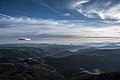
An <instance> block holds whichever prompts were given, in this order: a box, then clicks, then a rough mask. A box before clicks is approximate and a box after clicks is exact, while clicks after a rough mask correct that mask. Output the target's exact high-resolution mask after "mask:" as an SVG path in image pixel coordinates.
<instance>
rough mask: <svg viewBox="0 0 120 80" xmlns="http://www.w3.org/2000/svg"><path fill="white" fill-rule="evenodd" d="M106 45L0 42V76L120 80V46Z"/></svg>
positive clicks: (9, 78) (30, 79)
mask: <svg viewBox="0 0 120 80" xmlns="http://www.w3.org/2000/svg"><path fill="white" fill-rule="evenodd" d="M107 46H108V45H107ZM110 46H111V45H110ZM112 46H113V45H112ZM114 46H116V45H114ZM104 47H105V46H99V47H93V46H89V45H88V47H87V46H86V45H58V44H9V45H0V79H2V80H120V77H119V76H120V72H119V71H120V49H119V48H115V49H113V48H112V49H111V48H107V47H105V48H104ZM108 47H109V46H108Z"/></svg>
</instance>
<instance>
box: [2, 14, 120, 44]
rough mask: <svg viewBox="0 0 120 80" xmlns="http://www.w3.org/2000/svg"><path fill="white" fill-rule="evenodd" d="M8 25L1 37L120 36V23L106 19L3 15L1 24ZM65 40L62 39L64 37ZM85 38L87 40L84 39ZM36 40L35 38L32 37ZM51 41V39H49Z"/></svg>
mask: <svg viewBox="0 0 120 80" xmlns="http://www.w3.org/2000/svg"><path fill="white" fill-rule="evenodd" d="M1 24H4V25H6V26H7V27H4V26H3V27H2V28H0V37H7V38H13V37H17V38H19V37H20V36H21V37H22V36H23V37H28V38H29V37H31V38H32V37H33V38H34V36H37V37H38V38H39V37H40V36H44V35H47V37H48V36H55V37H52V38H53V39H52V41H55V40H56V41H58V39H55V38H59V39H60V41H61V42H62V41H63V42H64V41H65V40H66V42H67V41H71V42H73V41H75V42H77V41H78V42H79V41H80V40H81V41H91V40H90V38H100V37H101V38H102V37H111V38H112V37H119V35H120V33H119V30H120V29H119V24H118V25H117V24H112V23H107V22H104V21H100V20H99V21H97V20H96V21H84V20H52V19H35V18H29V17H11V16H8V15H4V14H3V15H2V16H1V17H0V25H1ZM61 37H63V38H64V40H62V39H63V38H61ZM84 39H85V40H84ZM32 40H34V39H32ZM48 41H49V39H48Z"/></svg>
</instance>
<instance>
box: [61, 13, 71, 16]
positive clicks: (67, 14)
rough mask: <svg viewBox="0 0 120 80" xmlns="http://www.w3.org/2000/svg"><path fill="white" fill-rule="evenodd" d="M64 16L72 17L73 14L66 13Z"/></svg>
mask: <svg viewBox="0 0 120 80" xmlns="http://www.w3.org/2000/svg"><path fill="white" fill-rule="evenodd" d="M63 16H71V14H70V13H65V14H63Z"/></svg>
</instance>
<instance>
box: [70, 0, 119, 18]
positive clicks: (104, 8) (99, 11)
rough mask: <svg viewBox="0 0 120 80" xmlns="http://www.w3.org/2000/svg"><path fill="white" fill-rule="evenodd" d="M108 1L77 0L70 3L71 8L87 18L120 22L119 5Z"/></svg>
mask: <svg viewBox="0 0 120 80" xmlns="http://www.w3.org/2000/svg"><path fill="white" fill-rule="evenodd" d="M112 3H113V2H112V1H111V0H110V1H104V2H103V1H100V0H96V1H94V2H93V1H92V2H91V0H77V1H74V2H72V4H71V7H72V9H75V10H76V11H78V12H80V13H81V14H83V15H84V16H86V17H89V18H99V19H105V20H106V19H114V20H120V3H117V4H114V5H112V6H111V4H112Z"/></svg>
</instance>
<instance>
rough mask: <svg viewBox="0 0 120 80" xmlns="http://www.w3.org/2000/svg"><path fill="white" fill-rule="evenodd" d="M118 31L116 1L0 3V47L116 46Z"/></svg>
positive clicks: (118, 0) (18, 0)
mask: <svg viewBox="0 0 120 80" xmlns="http://www.w3.org/2000/svg"><path fill="white" fill-rule="evenodd" d="M119 27H120V0H0V44H10V43H63V44H71V43H72V44H79V43H95V42H104V43H105V42H119V41H120V28H119ZM19 38H30V39H31V41H19V40H17V39H19Z"/></svg>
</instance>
